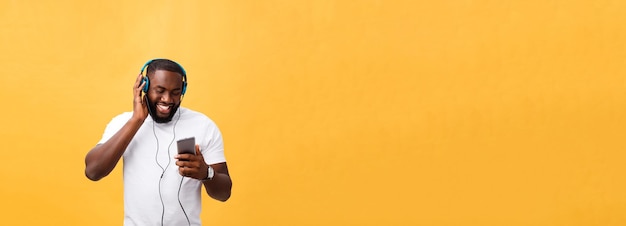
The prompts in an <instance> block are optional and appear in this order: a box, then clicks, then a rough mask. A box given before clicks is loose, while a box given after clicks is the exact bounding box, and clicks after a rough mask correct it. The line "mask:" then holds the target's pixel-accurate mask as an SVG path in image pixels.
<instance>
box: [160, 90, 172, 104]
mask: <svg viewBox="0 0 626 226" xmlns="http://www.w3.org/2000/svg"><path fill="white" fill-rule="evenodd" d="M161 102H165V103H168V104H169V103H172V102H173V99H172V94H170V93H169V92H165V93H164V94H163V95H161Z"/></svg>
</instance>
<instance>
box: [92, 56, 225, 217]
mask: <svg viewBox="0 0 626 226" xmlns="http://www.w3.org/2000/svg"><path fill="white" fill-rule="evenodd" d="M146 68H147V70H146V76H145V77H144V76H143V75H142V74H143V71H144V69H146ZM186 89H187V77H186V73H185V70H184V69H183V68H182V67H181V66H180V65H179V64H178V63H176V62H174V61H171V60H167V59H155V60H151V61H149V62H148V63H146V64H145V65H144V67H143V68H142V69H141V73H140V74H139V76H137V79H136V81H135V85H134V86H133V98H134V101H133V111H132V112H125V113H122V114H120V115H118V116H116V117H114V118H113V120H111V122H109V124H108V125H107V127H106V129H105V131H104V134H103V136H102V139H101V140H100V142H98V144H97V145H96V146H95V147H94V148H93V149H91V150H90V151H89V153H87V155H86V157H85V165H86V166H85V175H86V176H87V178H89V179H90V180H92V181H97V180H100V179H102V178H103V177H105V176H107V175H108V174H109V173H110V172H111V171H112V170H113V169H114V168H115V166H116V165H117V162H118V161H119V160H120V158H121V157H122V156H123V159H124V164H123V170H124V215H125V216H124V225H127V226H130V225H200V224H201V222H200V210H201V199H200V198H201V186H202V185H204V187H205V190H206V192H207V194H208V195H209V196H210V197H212V198H213V199H216V200H219V201H226V200H228V198H230V194H231V188H232V181H231V179H230V176H229V174H228V167H227V166H226V159H225V157H224V147H223V142H222V135H221V132H220V131H219V129H218V128H217V126H216V125H215V123H214V122H213V121H212V120H211V119H209V118H208V117H207V116H205V115H203V114H202V113H199V112H195V111H192V110H190V109H187V108H183V107H180V103H181V101H182V98H183V95H184V94H185V91H186ZM142 93H144V97H143V98H142ZM148 115H150V117H148ZM188 137H194V138H195V141H196V145H195V155H194V154H178V151H177V147H176V144H175V143H176V141H178V140H181V139H184V138H188ZM171 163H175V164H171Z"/></svg>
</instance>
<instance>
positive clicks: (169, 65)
mask: <svg viewBox="0 0 626 226" xmlns="http://www.w3.org/2000/svg"><path fill="white" fill-rule="evenodd" d="M156 70H166V71H171V72H176V73H179V74H181V75H182V76H183V80H184V81H186V80H187V74H186V73H185V69H183V67H182V66H180V64H178V63H176V62H174V61H172V60H168V59H154V60H152V61H151V62H150V64H148V69H147V71H146V75H148V74H151V73H154V72H155V71H156Z"/></svg>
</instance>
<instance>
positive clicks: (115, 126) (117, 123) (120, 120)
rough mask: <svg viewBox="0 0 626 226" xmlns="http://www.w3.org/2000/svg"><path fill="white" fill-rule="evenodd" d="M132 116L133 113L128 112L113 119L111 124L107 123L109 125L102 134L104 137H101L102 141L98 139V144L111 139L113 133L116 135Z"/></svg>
mask: <svg viewBox="0 0 626 226" xmlns="http://www.w3.org/2000/svg"><path fill="white" fill-rule="evenodd" d="M131 116H132V114H130V113H128V112H126V113H122V114H120V115H118V116H115V117H114V118H113V119H111V121H110V122H109V124H107V127H106V128H105V129H104V133H103V134H102V138H101V139H100V141H98V144H103V143H105V142H107V141H108V140H109V139H111V137H113V135H115V133H117V131H119V130H120V129H122V127H123V126H124V124H126V122H128V120H129V119H130V117H131Z"/></svg>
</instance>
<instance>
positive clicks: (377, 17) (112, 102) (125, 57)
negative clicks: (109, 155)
mask: <svg viewBox="0 0 626 226" xmlns="http://www.w3.org/2000/svg"><path fill="white" fill-rule="evenodd" d="M0 28H1V31H0V32H1V33H0V52H1V54H0V65H1V67H0V69H1V70H2V75H1V77H0V95H1V101H2V102H1V103H2V111H0V112H1V116H2V130H0V137H1V139H2V151H1V152H0V159H1V160H2V164H0V176H1V181H2V186H0V199H1V202H0V207H1V208H2V209H1V211H0V212H1V215H2V224H3V225H121V222H122V218H123V215H122V214H123V201H122V178H121V176H122V175H121V167H119V166H118V168H117V169H116V170H115V171H114V172H113V173H112V174H111V175H109V177H107V178H105V179H103V180H102V181H99V182H91V181H89V180H87V179H86V178H85V177H84V175H83V170H84V155H85V154H86V152H87V151H88V150H89V149H90V148H91V147H93V145H95V143H96V142H97V141H98V140H99V139H100V136H101V134H102V132H103V130H104V127H105V125H106V123H107V122H108V121H109V120H110V119H111V118H112V117H113V116H114V115H116V114H118V113H120V112H122V111H129V110H131V107H132V89H131V87H132V85H133V82H134V80H135V76H136V74H137V73H138V71H139V69H140V67H141V66H142V65H143V63H144V62H145V61H146V60H148V59H151V58H155V57H166V58H171V59H174V60H176V61H178V62H179V63H181V64H182V65H183V66H184V67H185V68H186V69H187V72H188V75H189V87H188V88H189V89H188V93H187V96H186V97H185V100H184V102H183V105H185V106H186V107H189V108H192V109H195V110H199V111H202V112H204V113H206V114H207V115H208V116H210V117H211V118H213V119H214V120H215V121H216V122H217V123H218V125H219V126H220V128H221V130H222V132H223V135H224V141H225V145H226V157H227V159H228V164H229V166H230V171H231V174H232V178H233V180H234V187H233V196H232V198H231V199H230V200H229V201H228V202H226V203H219V202H217V201H212V200H209V199H205V200H204V202H203V207H204V210H203V213H202V218H203V220H204V222H205V224H207V225H221V226H223V225H285V226H291V225H433V226H439V225H442V226H443V225H476V226H479V225H480V226H484V225H494V226H496V225H497V226H500V225H563V226H566V225H567V226H572V225H626V214H624V213H625V212H626V177H625V175H626V174H625V173H626V166H625V165H626V164H624V161H625V160H626V152H625V151H624V150H625V149H626V142H624V140H625V139H624V137H625V135H626V132H625V128H626V120H625V116H626V101H625V100H626V81H625V79H624V78H625V74H626V69H625V68H626V45H625V43H626V41H625V40H626V1H608V0H599V1H585V0H578V1H575V0H561V1H557V0H549V1H534V0H532V1H526V0H520V1H467V0H456V1H453V0H448V1H374V0H371V1H347V0H346V1H324V0H322V1H278V0H275V1H119V0H118V1H106V2H99V3H93V2H91V1H73V0H59V1H36V2H31V1H2V2H0Z"/></svg>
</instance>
